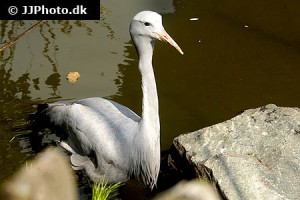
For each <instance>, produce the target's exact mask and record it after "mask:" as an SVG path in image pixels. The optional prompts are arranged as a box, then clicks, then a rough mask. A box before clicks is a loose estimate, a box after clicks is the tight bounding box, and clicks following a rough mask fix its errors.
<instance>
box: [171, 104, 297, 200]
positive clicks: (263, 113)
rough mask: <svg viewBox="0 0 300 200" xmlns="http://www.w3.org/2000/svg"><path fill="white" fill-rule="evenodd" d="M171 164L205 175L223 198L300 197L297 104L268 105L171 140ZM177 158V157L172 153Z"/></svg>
mask: <svg viewBox="0 0 300 200" xmlns="http://www.w3.org/2000/svg"><path fill="white" fill-rule="evenodd" d="M174 147H175V149H176V151H177V153H176V154H174V153H172V154H171V155H170V158H169V165H170V166H172V167H173V169H176V170H177V171H182V172H184V171H185V169H183V168H182V167H181V166H180V164H179V163H178V161H176V159H177V158H178V157H180V158H181V159H182V160H181V163H182V162H183V163H188V164H189V165H190V167H189V170H190V169H192V170H193V173H194V175H195V176H197V177H204V178H206V179H209V180H210V181H211V182H212V183H214V185H215V186H216V187H217V188H218V189H219V190H220V193H221V194H222V196H223V197H224V199H229V200H236V199H241V200H248V199H249V200H250V199H251V200H252V199H256V200H260V199H263V200H265V199H272V200H277V199H278V200H279V199H291V200H292V199H295V200H296V199H297V200H298V199H300V190H299V186H300V109H299V108H284V107H277V106H276V105H273V104H270V105H267V106H264V107H261V108H257V109H251V110H246V111H244V112H243V113H241V114H240V115H238V116H236V117H234V118H232V119H231V120H228V121H225V122H223V123H220V124H216V125H213V126H211V127H207V128H204V129H201V130H199V131H196V132H193V133H189V134H184V135H180V136H179V137H177V138H175V139H174V143H173V148H174ZM176 157H177V158H176Z"/></svg>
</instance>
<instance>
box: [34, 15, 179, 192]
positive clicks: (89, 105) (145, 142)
mask: <svg viewBox="0 0 300 200" xmlns="http://www.w3.org/2000/svg"><path fill="white" fill-rule="evenodd" d="M130 34H131V37H132V40H133V42H134V44H135V47H136V50H137V52H138V55H139V70H140V72H141V77H142V92H143V99H142V106H143V107H142V117H139V116H138V115H136V114H135V113H134V112H133V111H131V110H130V109H129V108H127V107H125V106H122V105H120V104H118V103H116V102H114V101H111V100H108V99H104V98H98V97H94V98H87V99H82V100H78V101H74V102H56V103H50V104H47V106H46V107H45V108H43V109H42V110H40V111H39V116H45V117H46V119H47V120H49V122H50V124H51V125H52V126H54V127H56V128H58V129H59V130H60V131H61V132H64V137H62V140H61V142H60V145H61V146H62V147H63V148H64V149H66V150H68V151H69V152H70V153H71V163H72V165H73V168H74V169H77V170H79V169H84V170H85V171H86V173H87V175H88V176H89V177H90V178H91V179H92V180H93V181H100V180H101V179H104V180H105V181H107V182H108V183H115V182H125V181H128V180H129V179H130V178H132V177H133V178H136V179H138V180H139V181H140V182H142V183H143V184H144V185H146V186H149V187H150V188H153V187H154V186H155V184H156V182H157V177H158V173H159V167H160V123H159V113H158V112H159V110H158V97H157V90H156V83H155V77H154V72H153V68H152V55H153V48H154V41H155V40H156V39H158V40H163V41H166V42H168V43H169V44H171V45H172V46H174V47H175V48H176V49H177V50H178V51H179V52H180V53H182V54H183V52H182V51H181V49H180V47H179V46H178V45H177V44H176V43H175V41H174V40H173V39H172V38H171V37H170V36H169V35H168V34H167V33H166V32H165V30H164V28H163V26H162V19H161V16H160V15H159V14H157V13H155V12H151V11H142V12H140V13H138V14H137V15H135V16H134V18H133V19H132V21H131V24H130Z"/></svg>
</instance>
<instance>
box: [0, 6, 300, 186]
mask: <svg viewBox="0 0 300 200" xmlns="http://www.w3.org/2000/svg"><path fill="white" fill-rule="evenodd" d="M299 4H300V3H298V2H295V1H285V2H280V1H278V2H274V1H270V0H267V1H263V2H261V1H253V0H252V1H243V2H240V1H234V0H225V1H222V2H220V1H216V0H209V1H208V0H189V1H183V0H182V1H174V2H172V1H159V0H155V1H146V0H143V1H138V0H130V1H126V2H123V1H116V0H111V1H101V5H102V6H101V12H102V18H101V20H100V21H46V22H44V23H43V24H42V25H41V26H39V27H37V28H35V29H34V30H33V31H31V32H30V33H28V34H26V35H25V36H24V37H22V38H21V39H20V40H18V41H17V43H16V44H15V45H12V46H11V47H10V48H8V49H6V50H5V51H4V52H1V53H0V58H1V61H0V81H1V84H0V87H1V90H0V92H1V94H0V102H1V104H0V106H1V109H0V135H1V139H0V170H1V174H0V180H1V182H2V181H3V180H5V179H6V178H7V177H8V176H9V175H11V174H12V173H13V172H14V171H15V169H16V168H18V167H19V166H20V165H21V164H22V163H24V162H25V161H26V160H27V159H28V158H30V157H31V156H32V154H31V153H30V149H28V148H27V146H28V141H27V139H26V137H21V136H19V137H17V138H16V139H14V140H12V141H11V142H10V140H11V139H12V138H13V137H14V136H16V135H18V134H21V135H23V134H26V133H28V132H29V131H28V130H27V129H26V126H25V125H26V122H27V116H28V115H29V114H30V113H32V112H34V111H35V109H36V108H35V105H37V104H38V103H41V102H49V101H56V100H65V99H78V98H84V97H92V96H103V97H109V98H111V99H113V100H115V101H118V102H119V103H121V104H124V105H126V106H127V107H129V108H131V109H132V110H134V111H135V112H136V113H138V114H140V112H141V95H142V94H141V89H140V76H139V72H138V69H137V56H136V53H135V49H134V47H133V46H132V43H131V42H130V36H129V33H128V25H129V22H130V19H131V18H132V16H133V15H134V14H135V13H137V12H138V11H140V10H144V9H149V10H155V11H158V12H160V13H162V14H163V20H164V26H165V29H166V30H167V31H168V32H169V34H170V35H171V36H172V37H173V39H174V40H175V41H177V43H178V44H179V45H180V46H181V48H182V50H183V51H184V53H185V54H184V55H183V56H181V55H180V54H179V53H178V52H176V50H175V49H173V48H171V47H170V46H169V45H167V44H165V43H160V42H158V43H157V45H156V48H155V54H154V60H153V65H154V67H155V73H156V79H157V87H158V93H159V100H160V118H161V142H162V149H168V148H169V146H170V145H171V143H172V139H173V138H174V137H176V136H177V135H179V134H181V133H185V132H189V131H194V130H197V129H200V128H203V127H206V126H209V125H212V124H215V123H219V122H222V121H224V120H227V119H230V118H231V117H233V116H235V115H236V114H238V113H239V112H240V111H242V110H245V109H248V108H254V107H258V106H262V105H265V104H268V103H275V104H277V105H278V106H290V107H294V106H296V107H300V103H299V99H300V98H299V97H300V93H299V91H300V84H299V74H300V68H299V64H300V34H299V32H300V15H299V12H298V8H299V6H300V5H299ZM125 7H126V9H124V8H125ZM191 18H198V20H190V19H191ZM35 22H36V21H1V23H0V25H1V27H0V32H1V40H0V43H1V44H0V45H1V46H3V45H4V44H6V43H7V42H8V41H10V40H11V39H13V38H14V37H16V36H17V35H18V34H20V33H22V32H23V31H25V30H26V29H27V28H29V27H30V26H31V25H33V24H34V23H35ZM69 71H78V72H79V73H80V75H81V77H80V78H79V80H78V82H77V83H76V84H74V85H71V84H70V83H68V82H67V80H66V79H65V76H66V74H67V72H69Z"/></svg>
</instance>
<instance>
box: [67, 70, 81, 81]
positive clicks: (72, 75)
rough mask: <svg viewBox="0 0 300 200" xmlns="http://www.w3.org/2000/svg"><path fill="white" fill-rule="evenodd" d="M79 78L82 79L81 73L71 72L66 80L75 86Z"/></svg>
mask: <svg viewBox="0 0 300 200" xmlns="http://www.w3.org/2000/svg"><path fill="white" fill-rule="evenodd" d="M79 77H80V74H79V72H69V73H68V74H67V77H66V78H67V80H68V81H69V82H70V83H72V84H74V83H75V82H76V81H77V80H78V78H79Z"/></svg>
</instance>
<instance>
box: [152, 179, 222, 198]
mask: <svg viewBox="0 0 300 200" xmlns="http://www.w3.org/2000/svg"><path fill="white" fill-rule="evenodd" d="M183 199H184V200H220V197H219V195H218V193H217V191H216V190H215V188H214V187H212V185H211V184H209V183H208V182H207V181H204V180H192V181H181V182H179V183H177V184H176V185H175V186H174V187H172V188H171V189H168V190H167V191H165V192H163V193H161V194H159V195H157V196H156V197H155V198H154V200H183Z"/></svg>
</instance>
